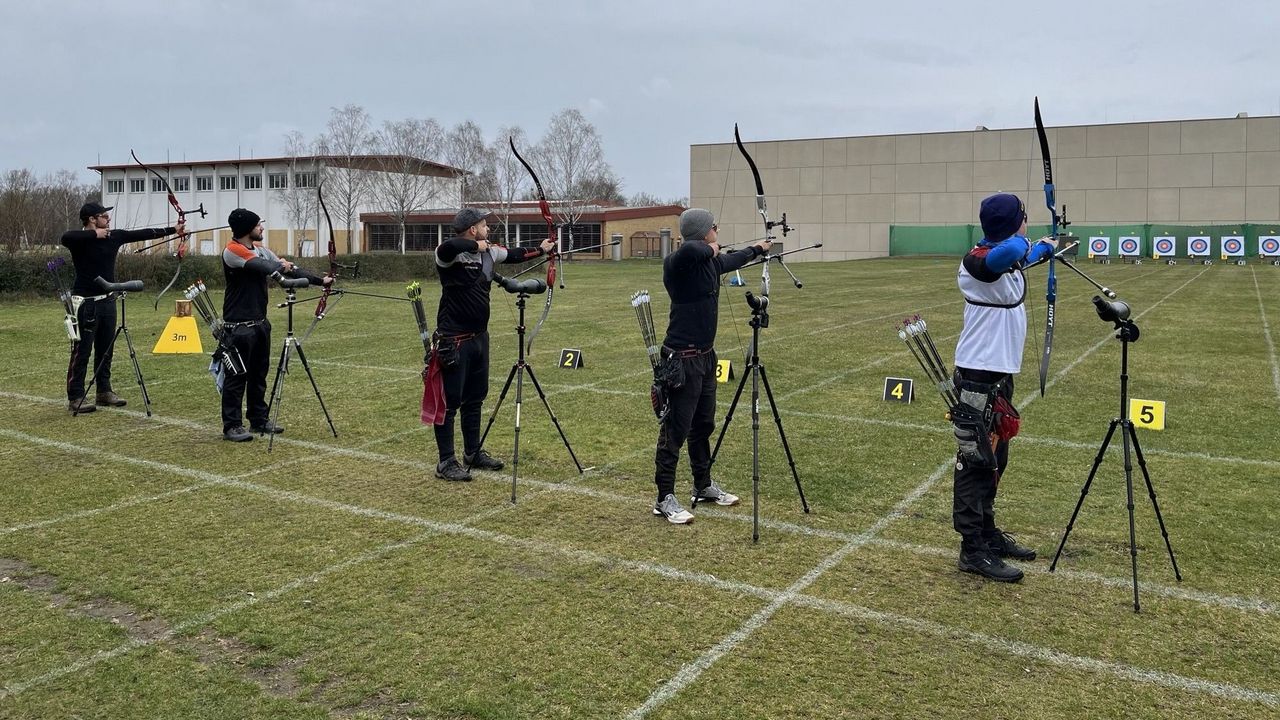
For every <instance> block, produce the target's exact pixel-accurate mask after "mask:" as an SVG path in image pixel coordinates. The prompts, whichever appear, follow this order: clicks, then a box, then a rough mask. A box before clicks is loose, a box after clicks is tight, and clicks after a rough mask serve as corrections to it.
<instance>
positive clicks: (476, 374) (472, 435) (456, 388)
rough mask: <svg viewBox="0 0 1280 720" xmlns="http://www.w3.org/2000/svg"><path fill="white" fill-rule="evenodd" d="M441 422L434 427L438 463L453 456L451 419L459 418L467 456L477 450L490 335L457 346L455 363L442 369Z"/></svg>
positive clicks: (484, 333) (487, 382) (482, 334)
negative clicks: (438, 455)
mask: <svg viewBox="0 0 1280 720" xmlns="http://www.w3.org/2000/svg"><path fill="white" fill-rule="evenodd" d="M440 378H441V380H443V381H444V401H445V408H446V410H445V413H444V422H443V423H441V424H439V425H436V426H435V428H434V429H435V434H436V449H437V450H438V451H439V452H440V461H441V462H444V461H445V460H449V459H450V458H453V457H455V451H454V446H453V418H454V416H455V415H459V414H461V415H462V420H461V425H462V447H463V452H464V453H466V454H467V455H474V454H475V453H476V452H477V451H479V450H480V408H481V406H482V405H484V399H485V398H486V397H488V396H489V333H488V332H482V333H476V334H475V335H474V336H472V337H470V338H467V339H466V340H463V341H462V342H461V343H459V344H458V362H457V364H455V365H454V366H453V367H446V368H441V370H440Z"/></svg>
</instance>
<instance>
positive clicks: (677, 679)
mask: <svg viewBox="0 0 1280 720" xmlns="http://www.w3.org/2000/svg"><path fill="white" fill-rule="evenodd" d="M1207 269H1208V268H1206V270H1207ZM1203 274H1204V270H1202V271H1200V273H1199V274H1197V275H1195V276H1194V277H1192V278H1191V280H1188V281H1187V282H1185V283H1183V284H1182V285H1180V286H1178V287H1177V288H1176V289H1174V290H1173V291H1172V292H1170V293H1169V294H1168V295H1166V296H1164V298H1162V299H1161V300H1160V301H1159V302H1157V303H1156V304H1155V305H1152V306H1151V307H1150V308H1148V309H1147V310H1146V311H1144V314H1145V312H1150V311H1151V310H1154V309H1155V308H1156V307H1158V306H1159V305H1160V303H1163V302H1164V301H1165V300H1167V299H1168V298H1170V297H1172V296H1173V295H1174V294H1175V293H1177V292H1178V291H1180V290H1182V288H1184V287H1186V286H1187V285H1189V284H1190V283H1191V282H1192V281H1193V280H1195V279H1196V278H1198V277H1200V276H1201V275H1203ZM1140 316H1141V315H1140ZM1140 316H1139V317H1140ZM1106 341H1107V340H1106V338H1104V339H1103V340H1101V341H1100V342H1098V343H1097V344H1096V345H1094V346H1093V347H1091V348H1089V349H1088V350H1086V351H1085V352H1084V353H1083V354H1081V355H1080V357H1078V358H1076V360H1075V361H1074V362H1072V363H1071V364H1069V365H1068V366H1067V367H1065V368H1063V369H1062V370H1060V371H1059V372H1058V373H1057V374H1056V375H1054V376H1053V378H1052V379H1051V380H1050V381H1049V382H1048V383H1047V385H1046V387H1047V386H1049V385H1053V384H1055V383H1057V381H1058V380H1059V379H1060V378H1062V377H1063V376H1064V375H1065V374H1066V373H1067V372H1068V371H1070V370H1071V369H1072V368H1073V367H1075V366H1076V365H1077V364H1078V363H1080V362H1081V361H1083V360H1084V359H1085V358H1087V357H1088V356H1089V355H1092V354H1093V353H1094V352H1095V351H1096V350H1097V349H1098V348H1100V347H1102V345H1103V343H1105V342H1106ZM1037 397H1039V395H1032V396H1030V397H1029V398H1028V399H1026V400H1024V401H1023V403H1022V404H1021V405H1020V406H1019V409H1023V408H1025V407H1026V406H1027V405H1030V404H1031V403H1032V402H1034V401H1035V398H1037ZM951 464H952V461H951V460H947V461H945V462H943V463H942V464H941V465H939V466H938V468H937V469H936V470H934V472H933V473H931V474H930V476H929V478H928V479H927V480H925V481H924V483H922V484H921V485H919V486H918V487H916V488H915V489H914V490H912V491H911V492H910V493H909V494H908V495H907V496H906V497H905V498H903V499H902V500H901V501H899V502H898V504H897V505H895V506H894V507H893V509H892V510H890V511H889V513H888V514H887V515H885V516H883V517H881V518H880V519H879V520H877V521H876V522H875V523H874V524H872V526H871V527H870V528H868V529H867V530H866V531H864V532H863V533H862V534H863V535H866V537H867V540H870V539H871V538H873V537H875V535H876V534H879V532H880V530H881V529H883V528H884V527H886V526H887V525H888V524H889V523H890V522H892V521H893V520H895V519H896V518H898V517H901V516H902V514H903V513H904V511H905V510H906V508H907V507H909V506H910V505H911V504H912V503H914V502H915V501H916V500H917V499H919V498H920V497H923V496H924V494H925V493H927V492H928V491H929V490H930V489H931V488H932V487H933V485H934V484H935V483H936V482H937V481H938V480H939V479H940V478H941V477H942V475H943V474H944V473H945V472H946V471H947V470H948V469H949V468H950V467H951ZM852 544H853V543H850V544H849V545H845V546H844V547H842V548H841V549H839V550H837V551H836V552H835V553H833V554H832V555H831V556H828V557H827V558H826V559H824V560H822V561H821V562H819V563H818V565H817V566H815V567H814V568H813V570H810V572H809V573H806V574H805V576H804V577H803V578H801V580H800V581H797V584H799V583H800V582H803V581H804V580H805V579H806V578H809V577H810V575H813V578H812V579H810V580H808V582H810V583H812V582H813V581H814V580H816V579H817V578H818V577H819V576H821V575H822V573H824V572H826V570H827V569H829V568H830V567H833V566H834V564H832V565H828V564H827V560H830V559H831V558H832V557H836V556H839V557H840V558H843V556H844V555H845V554H847V552H848V551H846V548H850V546H851V545H852ZM862 544H865V541H864V542H863V543H862ZM851 549H852V548H850V550H849V551H851ZM815 572H816V574H814V573H815ZM769 607H773V605H772V604H771V605H770V606H769ZM779 607H781V606H780V605H779ZM767 610H769V608H768V607H767V608H765V610H762V611H760V612H759V613H757V614H756V615H753V616H752V617H751V618H750V619H748V620H747V622H745V623H743V625H742V626H741V627H739V628H738V629H737V630H735V631H734V632H732V633H730V634H729V635H728V636H726V637H725V638H723V639H722V640H721V641H720V642H719V643H717V644H716V645H715V646H714V647H712V648H711V649H710V650H708V651H707V652H706V653H704V654H703V655H702V656H700V657H699V658H698V659H696V660H694V661H693V662H692V663H689V664H688V665H685V666H684V667H682V668H681V669H680V671H679V672H677V673H676V675H675V676H674V677H672V678H671V679H670V680H668V681H667V682H666V683H665V684H663V685H662V686H661V687H659V688H658V689H657V690H655V691H654V692H653V694H652V695H650V696H649V698H648V699H647V700H646V701H645V702H644V703H643V704H642V705H641V706H640V707H638V708H636V709H635V711H633V712H632V713H631V714H630V716H629V717H630V718H635V719H638V718H643V717H644V716H645V715H647V714H648V713H649V712H651V711H652V710H654V709H656V708H658V707H660V706H661V705H662V704H663V703H665V702H666V701H667V700H670V699H671V698H672V697H675V696H676V695H677V694H679V693H680V692H681V691H682V690H683V689H684V688H686V687H688V686H689V685H690V684H692V683H693V682H694V681H695V680H697V679H698V677H699V676H701V675H702V673H703V672H704V671H705V670H707V669H708V668H710V667H711V666H712V665H713V664H715V662H716V661H717V660H719V659H720V658H721V657H723V656H724V655H725V654H727V653H729V652H731V651H732V650H733V649H734V648H735V647H737V646H738V645H740V644H741V643H742V642H743V641H745V640H746V639H747V638H748V637H750V636H751V635H752V633H754V632H755V631H756V630H757V629H759V628H760V627H763V626H764V625H765V623H767V622H768V621H769V618H770V617H772V615H773V612H766V611H767ZM774 611H776V608H775V609H774Z"/></svg>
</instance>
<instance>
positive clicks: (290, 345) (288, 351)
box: [267, 335, 338, 452]
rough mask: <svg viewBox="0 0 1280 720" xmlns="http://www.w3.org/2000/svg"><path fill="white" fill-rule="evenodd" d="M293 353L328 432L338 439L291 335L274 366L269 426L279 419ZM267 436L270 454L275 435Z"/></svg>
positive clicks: (307, 367)
mask: <svg viewBox="0 0 1280 720" xmlns="http://www.w3.org/2000/svg"><path fill="white" fill-rule="evenodd" d="M295 351H296V352H297V353H298V360H299V361H301V362H302V369H303V370H305V371H306V373H307V379H308V380H310V381H311V389H312V390H313V391H315V394H316V400H318V401H320V410H321V411H323V412H324V419H325V422H327V423H329V432H331V433H333V436H334V437H338V429H337V428H335V427H334V426H333V418H332V417H331V416H330V415H329V408H327V407H325V404H324V398H323V397H321V396H320V386H318V385H316V376H315V375H313V374H312V373H311V365H309V364H308V363H307V355H306V353H304V352H303V351H302V343H300V342H298V339H297V338H296V337H294V336H293V335H289V336H288V337H286V338H285V339H284V346H283V347H281V348H280V361H279V362H278V363H277V364H276V378H275V381H274V382H273V383H272V384H271V402H270V407H271V424H272V425H276V424H277V422H276V421H277V420H279V419H280V406H281V405H282V404H283V403H284V380H285V376H286V375H288V374H289V359H290V357H291V356H292V354H293V353H294V352H295ZM267 434H268V435H269V436H270V437H269V439H268V440H267V452H271V448H272V447H273V446H274V444H275V440H276V433H275V432H274V431H272V432H269V433H267Z"/></svg>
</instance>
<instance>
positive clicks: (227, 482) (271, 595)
mask: <svg viewBox="0 0 1280 720" xmlns="http://www.w3.org/2000/svg"><path fill="white" fill-rule="evenodd" d="M0 435H2V436H5V437H8V438H10V439H13V440H18V441H21V442H27V443H32V444H36V445H44V446H46V447H53V448H57V449H59V450H63V451H65V452H74V453H79V454H88V455H93V456H95V457H100V458H106V459H110V460H115V461H117V462H123V463H129V464H134V465H140V466H143V467H148V468H152V469H156V470H161V471H163V472H168V473H173V474H176V475H180V476H185V477H194V478H202V479H203V480H204V484H206V485H209V486H212V485H217V486H222V487H230V488H235V489H238V490H247V491H250V492H256V493H259V494H263V495H266V496H268V497H272V498H274V499H277V500H285V501H290V502H297V503H300V504H305V505H313V506H318V507H322V508H325V509H328V510H336V511H341V512H346V513H349V514H355V515H359V516H363V517H370V518H376V519H380V520H388V521H391V522H398V523H403V524H410V525H416V526H420V527H424V528H427V532H426V533H423V534H420V535H417V536H414V537H412V538H409V539H408V540H401V541H397V542H394V543H388V544H386V545H383V546H381V547H378V548H375V549H373V550H371V551H369V552H366V553H363V554H361V555H358V556H356V557H353V558H348V559H347V560H343V561H342V562H339V563H336V564H334V565H330V566H329V567H326V568H323V569H321V570H318V571H316V572H314V573H311V574H310V575H307V576H304V577H301V578H298V579H295V580H292V581H290V582H288V583H286V584H284V585H282V586H280V587H278V588H275V589H273V590H269V591H266V592H263V593H258V594H256V595H255V596H253V597H250V598H248V599H245V600H241V601H237V602H235V603H231V604H229V605H224V606H222V607H220V608H216V609H214V610H211V611H209V612H207V613H205V614H203V615H200V616H198V617H195V618H192V619H191V620H188V621H186V622H183V623H180V624H178V625H176V626H174V627H172V628H170V629H169V630H168V631H166V632H164V633H162V634H161V635H159V636H157V637H154V638H145V639H132V640H129V641H128V642H125V643H122V644H120V645H118V646H116V647H114V648H112V649H110V650H104V651H101V652H98V653H94V654H93V655H90V656H89V657H87V658H84V659H81V660H78V661H76V662H74V663H71V664H68V665H65V666H63V667H60V668H57V669H55V670H52V671H50V672H47V673H45V674H43V675H40V676H38V677H35V678H32V679H30V680H27V681H24V682H21V683H15V684H12V685H8V686H5V687H4V688H3V689H0V698H3V697H5V696H10V695H18V694H21V693H23V692H25V691H27V690H29V689H31V688H33V687H36V686H38V685H43V684H45V683H47V682H50V681H53V680H57V679H58V678H61V677H64V676H66V675H69V674H72V673H76V672H79V671H81V670H84V669H87V668H89V667H92V666H94V665H97V664H98V663H100V662H103V661H105V660H110V659H112V658H114V657H118V656H120V655H123V654H126V653H128V652H130V651H132V650H135V649H137V648H140V647H144V646H146V645H151V644H154V643H156V642H159V641H161V640H168V639H170V638H172V637H174V636H176V635H179V634H181V633H184V632H186V631H188V630H192V629H195V628H198V627H203V626H205V625H208V624H209V623H211V622H213V621H214V620H217V619H218V618H221V617H223V616H225V615H229V614H231V613H234V612H238V611H240V610H243V609H245V608H248V607H251V606H253V605H257V604H259V603H261V602H264V601H267V600H273V599H275V598H277V597H280V596H281V595H284V594H286V593H288V592H291V591H293V590H296V589H297V588H300V587H302V586H304V585H308V584H313V583H316V582H318V581H320V580H322V579H324V578H326V577H329V576H331V575H334V574H337V573H340V572H342V571H344V570H348V569H351V568H353V567H356V566H357V565H362V564H364V563H367V562H370V561H372V560H377V559H379V558H381V557H383V556H385V555H387V554H389V553H392V552H395V551H397V550H402V549H405V548H409V547H413V546H415V545H417V544H419V543H420V542H422V541H423V540H425V539H427V538H428V537H430V536H432V535H438V534H462V535H468V534H469V533H468V532H466V531H468V530H470V528H468V527H467V526H468V525H471V524H474V523H476V522H480V521H481V520H484V519H487V518H489V517H491V516H493V515H496V514H498V513H500V512H504V511H506V510H508V509H510V508H512V507H515V506H514V505H510V504H503V505H498V506H497V507H493V508H489V509H486V510H484V511H482V512H479V513H476V514H475V515H472V516H470V517H468V518H466V519H464V520H462V521H461V522H458V523H446V522H437V521H434V520H427V519H425V518H419V517H415V516H412V515H403V514H400V513H393V512H389V511H385V510H377V509H373V508H365V507H360V506H357V505H349V504H347V503H341V502H337V501H334V500H327V499H324V498H318V497H314V496H310V495H305V494H302V493H297V492H293V491H290V490H280V489H277V488H272V487H270V486H266V485H258V484H257V483H251V482H247V481H244V480H236V479H234V478H230V477H223V476H219V475H217V474H214V473H206V472H204V471H202V470H197V469H194V468H185V467H182V466H179V465H172V464H169V463H160V462H156V461H153V460H143V459H140V458H131V457H128V456H124V455H119V454H116V453H109V452H102V451H100V450H95V449H93V448H87V447H81V446H79V445H73V444H71V443H64V442H61V441H58V440H48V439H45V438H40V437H38V436H35V435H29V434H27V433H21V432H16V431H12V430H6V429H3V428H0Z"/></svg>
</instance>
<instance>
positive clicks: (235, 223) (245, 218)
mask: <svg viewBox="0 0 1280 720" xmlns="http://www.w3.org/2000/svg"><path fill="white" fill-rule="evenodd" d="M261 220H262V218H260V217H258V214H257V213H255V212H254V211H252V210H245V209H244V208H236V209H235V210H232V211H231V214H230V215H228V216H227V224H228V225H230V226H231V237H234V238H242V237H244V236H245V235H248V234H249V233H250V232H251V231H252V230H253V229H254V228H255V227H257V226H258V223H259V222H260V221H261Z"/></svg>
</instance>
